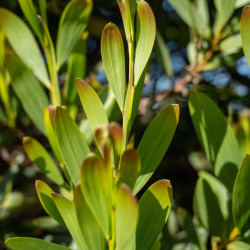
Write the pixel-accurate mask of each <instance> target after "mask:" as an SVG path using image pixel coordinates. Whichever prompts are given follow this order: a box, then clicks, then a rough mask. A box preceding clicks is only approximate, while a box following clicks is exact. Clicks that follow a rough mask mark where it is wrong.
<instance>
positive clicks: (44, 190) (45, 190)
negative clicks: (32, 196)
mask: <svg viewBox="0 0 250 250" xmlns="http://www.w3.org/2000/svg"><path fill="white" fill-rule="evenodd" d="M36 192H37V195H38V198H39V200H40V202H41V204H42V206H43V208H44V210H45V211H46V212H47V214H48V215H49V216H51V217H52V218H54V219H55V220H56V221H58V222H59V224H60V225H62V226H64V227H66V226H65V223H64V221H63V218H62V216H61V215H60V213H59V212H58V209H57V208H56V205H55V203H54V201H53V200H52V195H51V193H52V192H53V190H52V189H51V188H50V187H49V186H48V185H47V184H46V183H45V182H43V181H40V180H37V181H36Z"/></svg>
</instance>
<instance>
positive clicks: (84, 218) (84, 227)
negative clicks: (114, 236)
mask: <svg viewBox="0 0 250 250" xmlns="http://www.w3.org/2000/svg"><path fill="white" fill-rule="evenodd" d="M74 203H75V209H76V214H77V220H78V224H79V227H80V229H81V232H82V235H83V237H84V239H85V242H86V245H87V246H88V249H107V245H108V242H107V240H106V238H105V237H104V234H103V232H102V230H101V228H100V226H99V224H98V222H97V220H96V218H95V216H94V215H93V213H92V212H91V210H90V208H89V206H88V204H87V202H86V200H85V197H84V196H83V193H82V190H81V187H80V185H77V186H76V189H75V192H74Z"/></svg>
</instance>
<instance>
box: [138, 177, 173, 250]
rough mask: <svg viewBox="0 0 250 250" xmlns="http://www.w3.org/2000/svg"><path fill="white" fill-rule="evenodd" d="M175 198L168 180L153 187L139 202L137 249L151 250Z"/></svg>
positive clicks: (161, 181) (156, 183)
mask: <svg viewBox="0 0 250 250" xmlns="http://www.w3.org/2000/svg"><path fill="white" fill-rule="evenodd" d="M172 197H173V191H172V186H171V184H170V181H168V180H160V181H157V182H155V183H154V184H153V185H151V186H150V187H149V188H148V190H147V191H146V192H145V193H144V194H143V195H142V197H141V199H140V201H139V211H140V215H139V222H138V226H137V231H136V249H151V248H152V247H153V245H154V243H155V241H156V239H157V237H158V236H159V234H160V232H161V230H162V229H163V226H164V225H165V223H166V221H167V218H168V215H169V212H170V208H171V202H172Z"/></svg>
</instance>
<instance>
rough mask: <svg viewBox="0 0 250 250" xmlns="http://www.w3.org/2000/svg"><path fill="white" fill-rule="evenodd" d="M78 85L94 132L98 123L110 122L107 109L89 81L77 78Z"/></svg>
mask: <svg viewBox="0 0 250 250" xmlns="http://www.w3.org/2000/svg"><path fill="white" fill-rule="evenodd" d="M76 86H77V91H78V94H79V96H80V99H81V102H82V106H83V108H84V112H85V114H86V116H87V118H88V121H89V123H90V126H91V129H92V131H93V133H94V131H95V129H96V127H97V126H98V125H103V124H108V123H109V122H108V118H107V114H106V111H105V109H104V106H103V104H102V102H101V100H100V98H99V96H98V95H97V93H96V92H95V91H94V89H93V88H92V87H91V86H90V85H89V84H88V83H87V82H85V81H83V80H81V79H76Z"/></svg>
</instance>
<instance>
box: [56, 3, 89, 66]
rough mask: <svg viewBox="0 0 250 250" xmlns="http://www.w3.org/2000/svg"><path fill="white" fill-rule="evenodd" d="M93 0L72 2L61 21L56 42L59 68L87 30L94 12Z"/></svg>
mask: <svg viewBox="0 0 250 250" xmlns="http://www.w3.org/2000/svg"><path fill="white" fill-rule="evenodd" d="M92 6H93V3H92V0H72V1H70V2H69V3H68V5H67V6H66V8H65V9H64V11H63V13H62V17H61V19H60V23H59V28H58V35H57V41H56V58H57V64H58V65H57V66H58V68H60V67H61V66H62V64H63V63H64V62H65V61H66V60H67V58H68V57H69V55H70V53H71V51H72V49H73V48H74V46H75V44H76V43H77V41H78V40H79V39H80V37H81V36H82V34H83V31H84V30H85V28H86V26H87V23H88V19H89V17H90V14H91V11H92Z"/></svg>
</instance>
